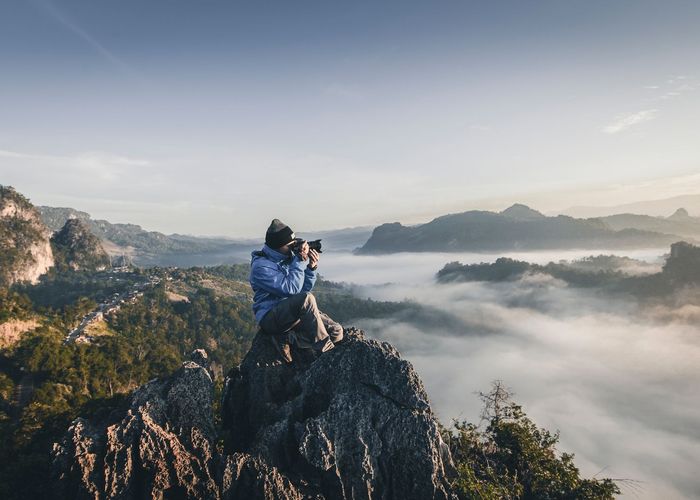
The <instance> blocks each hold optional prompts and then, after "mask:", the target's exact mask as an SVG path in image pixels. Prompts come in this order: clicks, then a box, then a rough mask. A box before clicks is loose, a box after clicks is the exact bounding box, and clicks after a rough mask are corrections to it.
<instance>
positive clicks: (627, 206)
mask: <svg viewBox="0 0 700 500" xmlns="http://www.w3.org/2000/svg"><path fill="white" fill-rule="evenodd" d="M678 207H685V208H686V209H687V210H688V211H689V212H690V213H691V214H700V194H685V195H681V196H673V197H670V198H662V199H658V200H645V201H637V202H633V203H624V204H620V205H609V206H587V205H577V206H573V207H569V208H567V209H565V210H562V211H561V213H562V214H564V215H569V216H571V217H605V216H608V215H613V214H622V213H634V214H645V215H652V216H664V215H666V214H670V213H672V212H673V211H674V210H676V209H677V208H678Z"/></svg>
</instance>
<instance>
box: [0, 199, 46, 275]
mask: <svg viewBox="0 0 700 500" xmlns="http://www.w3.org/2000/svg"><path fill="white" fill-rule="evenodd" d="M50 235H51V232H50V231H49V229H48V228H47V227H46V226H45V225H44V223H43V222H42V221H41V218H40V216H39V212H38V210H37V209H36V208H35V207H34V206H33V205H32V204H31V203H30V202H29V200H27V199H26V198H25V197H24V196H22V195H21V194H19V193H18V192H17V191H15V190H14V189H13V188H12V187H9V186H0V286H8V285H11V284H12V283H16V282H19V281H27V282H30V283H36V282H37V281H38V279H39V276H41V275H42V274H44V273H46V271H48V270H49V268H51V267H52V266H53V264H54V257H53V252H52V250H51V244H50V242H49V238H50Z"/></svg>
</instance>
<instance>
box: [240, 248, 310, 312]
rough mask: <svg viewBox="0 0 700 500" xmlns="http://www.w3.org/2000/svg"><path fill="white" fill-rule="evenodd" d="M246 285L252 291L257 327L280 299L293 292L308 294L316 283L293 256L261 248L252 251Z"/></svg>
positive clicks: (302, 262)
mask: <svg viewBox="0 0 700 500" xmlns="http://www.w3.org/2000/svg"><path fill="white" fill-rule="evenodd" d="M250 255H251V259H250V286H251V287H252V288H253V293H254V294H255V295H254V296H253V313H255V321H257V322H258V324H260V321H261V320H262V319H263V316H265V314H266V313H267V312H268V311H269V310H270V309H272V308H273V307H274V306H275V305H276V304H277V303H278V302H279V301H280V300H282V299H284V298H286V297H291V296H292V295H295V294H297V293H301V292H310V291H311V289H312V288H313V287H314V283H316V271H315V270H312V269H309V268H308V267H307V264H308V262H305V261H303V260H301V259H300V258H299V256H298V255H296V254H295V253H293V252H292V253H291V254H289V255H285V254H283V253H280V252H278V251H277V250H273V249H272V248H270V247H269V246H267V245H263V247H262V250H256V251H255V252H252V253H251V254H250Z"/></svg>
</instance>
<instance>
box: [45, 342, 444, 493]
mask: <svg viewBox="0 0 700 500" xmlns="http://www.w3.org/2000/svg"><path fill="white" fill-rule="evenodd" d="M294 354H295V361H294V362H293V363H292V364H291V365H286V364H282V363H281V362H280V361H279V360H278V359H277V356H276V355H275V351H274V348H273V346H272V344H271V343H270V342H269V339H268V338H267V337H265V336H261V335H258V336H257V337H256V338H255V340H254V341H253V345H252V347H251V349H250V351H249V352H248V354H247V355H246V357H245V359H244V361H243V363H242V364H241V365H240V366H239V367H237V368H235V369H233V370H232V371H231V373H230V375H229V377H228V378H227V382H226V386H225V389H224V398H223V402H222V417H223V421H224V429H223V430H224V431H225V432H224V433H223V435H224V436H225V442H226V445H225V447H222V446H220V445H218V444H217V440H218V437H217V433H216V430H215V426H214V419H213V415H212V380H211V377H210V374H209V372H208V371H207V369H206V366H207V364H208V362H207V359H206V353H205V352H204V351H202V350H199V351H195V353H193V357H192V359H193V360H192V361H189V362H186V363H184V365H183V366H182V368H181V369H180V370H179V371H178V372H176V373H175V374H174V375H172V376H171V377H168V378H166V379H162V380H154V381H151V382H149V383H148V384H146V385H145V386H143V387H141V388H140V389H138V390H137V391H136V392H134V394H133V395H132V397H131V398H130V399H129V401H128V402H127V404H126V405H125V406H124V407H123V408H121V409H118V410H115V411H112V412H111V414H110V416H108V417H102V418H101V419H96V418H93V419H90V420H88V419H83V418H79V419H76V420H75V421H74V422H73V424H72V425H71V426H70V428H69V429H68V431H67V433H66V434H65V436H64V438H63V439H62V441H61V442H60V443H56V444H55V445H54V450H53V466H52V471H53V474H54V477H55V480H56V483H57V488H56V494H57V496H58V497H60V498H93V499H100V498H125V499H131V498H207V499H208V498H214V499H218V498H222V499H261V500H273V499H284V500H302V499H316V500H321V499H380V498H381V499H397V500H398V499H402V500H403V499H406V500H410V499H447V498H452V496H451V494H450V492H449V488H448V484H447V480H446V476H447V471H448V470H449V469H450V468H451V458H450V454H449V450H448V448H447V446H446V445H445V443H444V442H443V441H442V439H441V436H440V433H439V428H438V422H437V420H436V419H435V416H434V415H433V413H432V411H431V409H430V405H429V404H428V399H427V396H426V394H425V390H424V389H423V385H422V383H421V381H420V380H419V378H418V376H417V375H416V373H415V371H414V370H413V368H412V366H411V364H410V363H408V362H407V361H405V360H403V359H401V357H400V356H399V353H398V352H397V351H396V350H395V349H394V348H393V347H392V346H391V345H390V344H387V343H382V342H377V341H374V340H368V339H365V338H364V335H363V334H362V332H360V331H357V330H355V329H350V330H346V340H345V341H344V342H343V343H341V344H339V345H338V346H336V348H335V349H333V350H332V351H330V352H327V353H325V354H323V355H321V356H320V357H315V356H313V355H310V354H308V353H307V354H303V353H300V352H295V353H294ZM222 448H223V449H222Z"/></svg>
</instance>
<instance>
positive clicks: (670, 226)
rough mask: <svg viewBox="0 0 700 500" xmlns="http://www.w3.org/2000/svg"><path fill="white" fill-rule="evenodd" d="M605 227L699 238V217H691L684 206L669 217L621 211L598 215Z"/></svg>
mask: <svg viewBox="0 0 700 500" xmlns="http://www.w3.org/2000/svg"><path fill="white" fill-rule="evenodd" d="M595 220H600V221H602V222H603V223H604V224H605V225H606V226H607V227H609V228H610V229H613V230H615V231H620V230H623V229H638V230H641V231H653V232H657V233H666V234H677V235H679V236H683V237H686V238H700V217H691V216H690V215H689V214H688V211H687V210H686V209H685V208H679V209H677V210H676V211H675V212H674V213H673V214H672V215H671V216H669V217H655V216H651V215H639V214H631V213H621V214H615V215H608V216H605V217H598V218H596V219H595Z"/></svg>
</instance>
